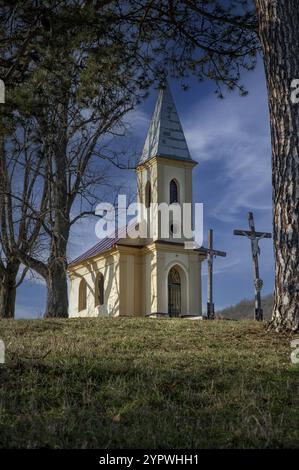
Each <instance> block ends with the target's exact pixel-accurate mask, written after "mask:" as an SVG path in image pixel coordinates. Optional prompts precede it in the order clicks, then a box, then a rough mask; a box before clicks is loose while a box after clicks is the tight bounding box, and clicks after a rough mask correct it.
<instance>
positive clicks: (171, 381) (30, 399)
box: [0, 318, 299, 448]
mask: <svg viewBox="0 0 299 470" xmlns="http://www.w3.org/2000/svg"><path fill="white" fill-rule="evenodd" d="M0 338H2V339H3V340H4V341H5V344H6V364H4V365H1V366H0V446H1V447H30V448H32V447H33V448H36V447H41V446H42V447H50V448H65V447H66V448H73V447H75V448H95V447H98V448H134V447H135V448H136V447H137V448H171V447H177V448H192V447H194V448H211V447H220V448H235V447H241V448H244V447H246V448H256V447H263V448H267V447H299V427H298V421H299V395H298V372H299V366H298V365H293V364H291V361H290V352H291V348H290V339H291V338H290V337H287V336H280V335H278V334H275V333H267V331H266V329H265V326H264V324H261V323H255V322H249V321H244V322H226V321H221V320H218V321H214V322H212V321H211V322H210V321H190V320H179V319H171V320H169V319H167V320H153V319H124V318H115V319H114V318H102V319H73V320H32V321H21V320H20V321H9V320H8V321H0Z"/></svg>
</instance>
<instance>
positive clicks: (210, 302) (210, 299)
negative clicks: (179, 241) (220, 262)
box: [205, 229, 226, 320]
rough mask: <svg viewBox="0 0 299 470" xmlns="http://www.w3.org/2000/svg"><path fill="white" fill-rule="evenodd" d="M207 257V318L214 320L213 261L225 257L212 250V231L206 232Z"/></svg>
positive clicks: (224, 254)
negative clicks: (217, 257) (218, 257)
mask: <svg viewBox="0 0 299 470" xmlns="http://www.w3.org/2000/svg"><path fill="white" fill-rule="evenodd" d="M205 252H206V253H207V255H208V301H207V317H208V318H209V319H210V320H213V319H214V318H215V309H214V302H213V260H214V258H216V256H223V257H225V256H226V252H225V251H218V250H214V247H213V230H212V229H210V230H209V232H208V248H205Z"/></svg>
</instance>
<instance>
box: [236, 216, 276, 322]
mask: <svg viewBox="0 0 299 470" xmlns="http://www.w3.org/2000/svg"><path fill="white" fill-rule="evenodd" d="M248 223H249V229H250V230H234V235H241V236H243V237H247V238H249V240H250V241H251V252H252V263H253V275H254V289H255V305H254V318H255V320H263V309H262V301H261V290H262V287H263V281H262V279H260V273H259V261H258V256H259V254H260V248H259V240H261V238H272V234H271V233H269V232H256V231H255V227H254V219H253V213H252V212H248Z"/></svg>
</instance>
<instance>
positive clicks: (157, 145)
mask: <svg viewBox="0 0 299 470" xmlns="http://www.w3.org/2000/svg"><path fill="white" fill-rule="evenodd" d="M157 156H159V157H167V158H174V159H176V160H191V161H192V159H191V156H190V153H189V150H188V146H187V142H186V139H185V136H184V132H183V129H182V125H181V122H180V118H179V116H178V113H177V110H176V107H175V104H174V101H173V98H172V95H171V91H170V88H169V85H168V82H167V81H166V83H165V87H163V88H162V89H161V90H160V91H159V95H158V99H157V102H156V106H155V110H154V114H153V117H152V120H151V123H150V127H149V130H148V133H147V137H146V140H145V144H144V148H143V152H142V155H141V158H140V161H139V164H141V163H144V162H146V161H147V160H149V159H150V158H152V157H157Z"/></svg>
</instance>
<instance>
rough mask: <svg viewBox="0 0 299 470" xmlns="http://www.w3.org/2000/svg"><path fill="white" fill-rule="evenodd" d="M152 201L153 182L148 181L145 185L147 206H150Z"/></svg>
mask: <svg viewBox="0 0 299 470" xmlns="http://www.w3.org/2000/svg"><path fill="white" fill-rule="evenodd" d="M151 202H152V188H151V183H150V182H149V181H148V182H147V183H146V185H145V207H146V208H148V207H150V205H151Z"/></svg>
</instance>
